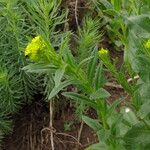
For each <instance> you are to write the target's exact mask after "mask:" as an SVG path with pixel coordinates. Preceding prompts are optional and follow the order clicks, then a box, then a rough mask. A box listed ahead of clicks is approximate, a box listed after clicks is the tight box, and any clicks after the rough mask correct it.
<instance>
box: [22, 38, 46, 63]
mask: <svg viewBox="0 0 150 150" xmlns="http://www.w3.org/2000/svg"><path fill="white" fill-rule="evenodd" d="M45 48H46V43H45V41H44V40H43V39H42V37H41V36H36V37H35V38H33V39H32V41H31V42H30V43H29V44H28V46H27V47H26V49H25V56H28V57H29V58H30V59H31V60H32V61H38V60H40V57H42V55H43V54H44V49H45Z"/></svg>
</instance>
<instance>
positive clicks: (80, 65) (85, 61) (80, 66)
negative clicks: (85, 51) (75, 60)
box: [77, 56, 93, 70]
mask: <svg viewBox="0 0 150 150" xmlns="http://www.w3.org/2000/svg"><path fill="white" fill-rule="evenodd" d="M92 58H93V56H90V57H88V58H85V59H84V60H82V61H81V62H80V63H79V65H78V67H77V70H79V69H80V68H82V66H84V65H85V64H87V63H88V61H89V60H91V59H92Z"/></svg>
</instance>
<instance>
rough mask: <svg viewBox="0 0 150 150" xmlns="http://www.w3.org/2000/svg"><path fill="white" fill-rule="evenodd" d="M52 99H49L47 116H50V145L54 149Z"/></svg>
mask: <svg viewBox="0 0 150 150" xmlns="http://www.w3.org/2000/svg"><path fill="white" fill-rule="evenodd" d="M52 105H53V101H52V100H50V103H49V116H50V118H49V119H50V122H49V127H50V129H51V130H50V132H51V147H52V150H54V136H53V106H52Z"/></svg>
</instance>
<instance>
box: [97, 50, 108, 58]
mask: <svg viewBox="0 0 150 150" xmlns="http://www.w3.org/2000/svg"><path fill="white" fill-rule="evenodd" d="M99 56H100V57H101V58H106V57H107V56H108V50H107V49H104V48H101V49H100V50H99Z"/></svg>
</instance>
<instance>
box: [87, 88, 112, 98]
mask: <svg viewBox="0 0 150 150" xmlns="http://www.w3.org/2000/svg"><path fill="white" fill-rule="evenodd" d="M109 96H110V93H109V92H107V91H106V90H105V89H103V88H100V89H98V90H97V91H96V92H94V93H92V94H91V95H90V99H95V100H96V99H105V98H108V97H109Z"/></svg>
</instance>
